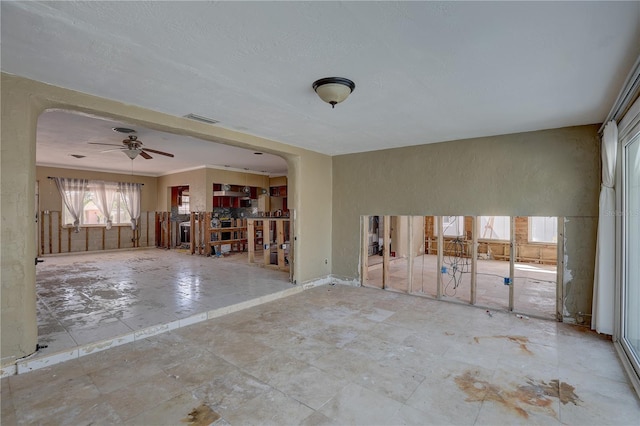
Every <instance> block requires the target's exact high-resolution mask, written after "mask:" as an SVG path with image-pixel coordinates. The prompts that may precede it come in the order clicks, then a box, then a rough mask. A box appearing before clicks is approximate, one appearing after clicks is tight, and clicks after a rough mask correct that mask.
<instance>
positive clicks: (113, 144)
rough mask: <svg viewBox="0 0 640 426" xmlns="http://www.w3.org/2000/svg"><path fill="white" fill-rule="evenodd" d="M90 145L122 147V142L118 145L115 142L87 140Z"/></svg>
mask: <svg viewBox="0 0 640 426" xmlns="http://www.w3.org/2000/svg"><path fill="white" fill-rule="evenodd" d="M87 143H88V144H89V145H107V146H119V147H122V144H120V145H117V144H115V143H100V142H87Z"/></svg>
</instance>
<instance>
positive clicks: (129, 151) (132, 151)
mask: <svg viewBox="0 0 640 426" xmlns="http://www.w3.org/2000/svg"><path fill="white" fill-rule="evenodd" d="M123 152H124V153H125V155H126V156H127V157H129V158H131V159H132V160H133V159H134V158H136V157H137V156H138V154H140V150H139V149H135V148H134V149H124V150H123Z"/></svg>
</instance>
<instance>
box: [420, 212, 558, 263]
mask: <svg viewBox="0 0 640 426" xmlns="http://www.w3.org/2000/svg"><path fill="white" fill-rule="evenodd" d="M425 220H426V223H428V227H425V230H424V238H425V245H426V247H427V250H426V252H427V254H438V237H437V236H436V232H435V217H434V216H427V217H426V218H425ZM472 228H473V218H472V217H471V216H465V217H464V234H465V253H466V256H469V257H470V256H471V241H472V238H473V232H472ZM515 234H516V240H515V241H516V262H529V263H540V264H544V265H556V264H557V258H558V248H557V245H556V244H547V243H535V242H529V218H528V217H527V216H516V229H515ZM451 240H453V237H448V236H445V237H444V247H445V255H447V254H452V253H448V252H447V247H448V242H449V241H451ZM510 246H511V243H510V242H509V241H503V240H489V239H479V241H478V254H479V255H480V256H479V258H485V259H494V260H505V261H509V259H510V257H511V256H510V253H511V250H510V249H511V247H510Z"/></svg>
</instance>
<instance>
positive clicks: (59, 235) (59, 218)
mask: <svg viewBox="0 0 640 426" xmlns="http://www.w3.org/2000/svg"><path fill="white" fill-rule="evenodd" d="M57 214H58V253H62V212H57Z"/></svg>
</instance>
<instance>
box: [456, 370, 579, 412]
mask: <svg viewBox="0 0 640 426" xmlns="http://www.w3.org/2000/svg"><path fill="white" fill-rule="evenodd" d="M454 380H455V383H456V385H458V388H460V390H462V391H463V392H464V393H465V394H466V395H467V398H466V401H467V402H482V401H493V402H496V403H498V404H501V405H502V406H504V407H505V408H507V409H509V410H511V411H513V412H515V413H516V414H518V415H519V416H520V417H523V418H525V419H528V418H529V412H528V411H527V409H528V408H534V407H535V408H538V409H542V410H543V411H545V412H546V413H547V414H549V415H551V416H554V417H557V414H556V412H555V410H554V409H553V407H552V404H553V399H552V398H558V399H559V400H560V402H562V404H563V405H566V404H568V403H570V402H571V403H573V404H574V405H578V402H580V398H579V397H578V396H577V395H576V394H575V392H574V391H575V388H574V387H573V386H571V385H570V384H568V383H564V382H560V381H559V380H557V379H554V380H550V381H549V382H548V383H547V382H545V381H544V380H540V381H537V382H536V381H535V380H533V379H527V384H526V385H520V386H517V387H515V389H508V388H506V387H500V386H499V385H496V384H493V383H490V382H488V381H486V380H482V379H479V378H478V372H477V371H466V372H465V373H464V374H462V375H461V376H456V377H455V378H454Z"/></svg>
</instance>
